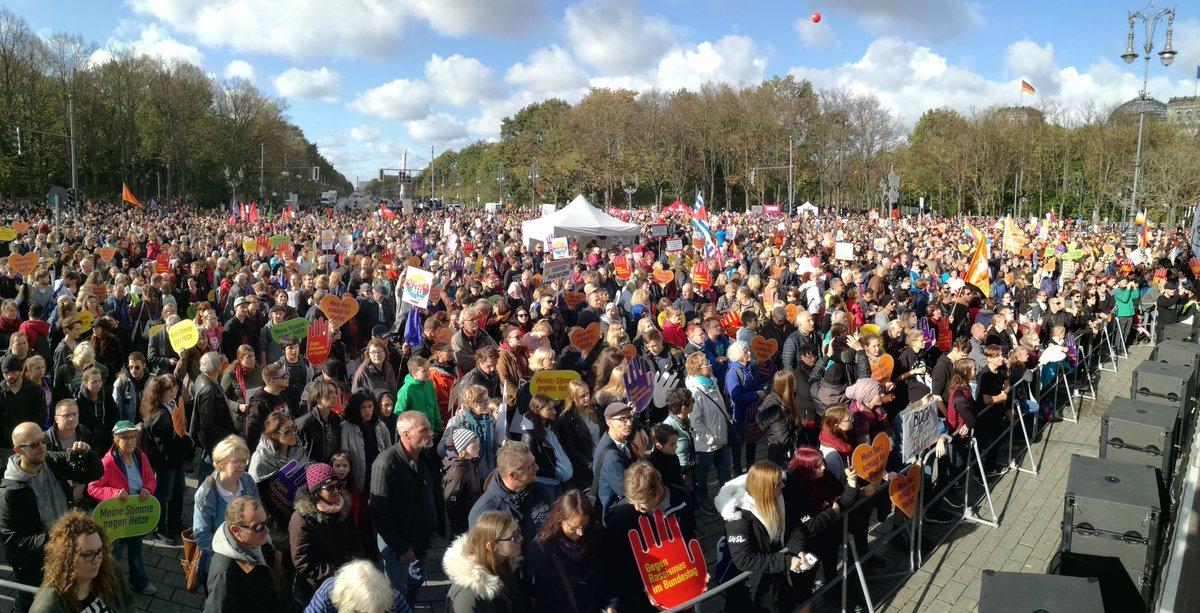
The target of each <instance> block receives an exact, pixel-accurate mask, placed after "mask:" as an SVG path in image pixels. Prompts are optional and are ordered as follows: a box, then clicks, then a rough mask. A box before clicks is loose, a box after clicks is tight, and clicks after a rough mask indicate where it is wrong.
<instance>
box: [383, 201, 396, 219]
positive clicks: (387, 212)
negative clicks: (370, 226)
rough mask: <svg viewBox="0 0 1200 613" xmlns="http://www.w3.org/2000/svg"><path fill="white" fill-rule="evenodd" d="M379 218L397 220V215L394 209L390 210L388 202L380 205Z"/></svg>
mask: <svg viewBox="0 0 1200 613" xmlns="http://www.w3.org/2000/svg"><path fill="white" fill-rule="evenodd" d="M379 216H380V217H382V218H384V219H395V218H396V214H395V213H394V212H392V209H389V208H388V205H387V203H386V202H380V203H379Z"/></svg>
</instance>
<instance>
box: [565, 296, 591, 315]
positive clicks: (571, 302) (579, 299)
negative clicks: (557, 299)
mask: <svg viewBox="0 0 1200 613" xmlns="http://www.w3.org/2000/svg"><path fill="white" fill-rule="evenodd" d="M585 299H587V294H585V293H583V292H567V293H565V294H563V302H565V303H567V308H568V309H570V310H572V311H574V310H575V307H577V306H579V305H580V304H583V301H584V300H585Z"/></svg>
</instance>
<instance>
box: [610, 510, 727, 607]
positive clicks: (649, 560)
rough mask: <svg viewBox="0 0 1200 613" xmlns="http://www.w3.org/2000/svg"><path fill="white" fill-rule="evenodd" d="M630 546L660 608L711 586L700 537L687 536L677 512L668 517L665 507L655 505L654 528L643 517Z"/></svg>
mask: <svg viewBox="0 0 1200 613" xmlns="http://www.w3.org/2000/svg"><path fill="white" fill-rule="evenodd" d="M629 546H630V547H631V548H632V549H633V557H634V559H636V560H637V568H638V574H639V575H640V576H641V578H642V585H643V586H644V587H645V588H646V595H647V596H649V597H650V602H651V603H653V604H654V605H655V606H657V607H658V608H660V609H671V608H674V607H677V606H679V605H681V604H683V603H685V602H687V601H689V600H691V599H693V598H695V597H697V596H699V595H700V594H703V593H704V591H705V589H706V588H707V585H708V567H707V566H705V564H704V551H703V550H701V548H700V541H698V540H696V539H692V540H690V541H684V540H683V532H682V531H681V530H680V529H679V520H678V519H677V518H676V517H675V515H674V514H672V515H670V516H669V517H664V516H663V512H662V509H658V508H656V509H654V527H653V528H651V526H650V518H649V517H646V516H645V515H643V516H641V517H639V518H638V529H637V530H630V531H629Z"/></svg>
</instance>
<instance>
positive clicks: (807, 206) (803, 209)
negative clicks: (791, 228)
mask: <svg viewBox="0 0 1200 613" xmlns="http://www.w3.org/2000/svg"><path fill="white" fill-rule="evenodd" d="M798 212H799V213H811V214H813V215H816V214H817V213H818V210H817V205H815V204H813V203H811V202H809V201H807V200H805V201H804V204H802V205H800V209H799V211H798Z"/></svg>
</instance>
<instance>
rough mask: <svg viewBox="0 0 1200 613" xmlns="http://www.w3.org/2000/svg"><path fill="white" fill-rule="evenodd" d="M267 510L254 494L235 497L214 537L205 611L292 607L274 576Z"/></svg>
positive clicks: (266, 611) (269, 610)
mask: <svg viewBox="0 0 1200 613" xmlns="http://www.w3.org/2000/svg"><path fill="white" fill-rule="evenodd" d="M270 540H271V533H270V532H269V528H268V527H267V510H266V509H264V508H263V506H262V503H261V502H259V500H258V499H257V498H255V497H253V496H239V497H238V498H234V499H233V500H232V501H231V502H230V503H229V506H228V507H226V508H225V521H224V523H222V524H221V525H220V527H218V528H217V531H216V534H214V535H213V540H212V547H213V549H212V551H213V555H212V563H211V564H210V566H209V568H208V598H207V599H205V601H204V610H205V611H206V612H212V613H217V612H218V611H259V612H261V613H270V612H273V611H279V612H280V613H283V612H284V611H290V610H292V607H291V606H290V605H291V603H290V602H289V600H290V599H289V598H288V597H287V596H286V595H285V593H284V591H283V590H282V589H281V587H280V585H279V584H278V582H277V581H276V579H275V575H274V571H272V570H271V564H272V563H273V562H274V560H275V552H274V549H273V548H272V547H271V543H270Z"/></svg>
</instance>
